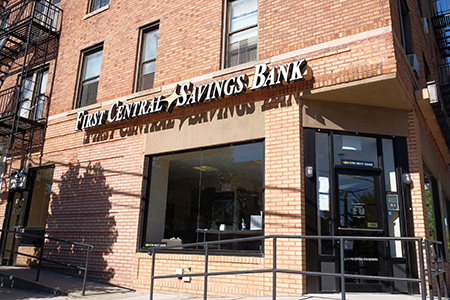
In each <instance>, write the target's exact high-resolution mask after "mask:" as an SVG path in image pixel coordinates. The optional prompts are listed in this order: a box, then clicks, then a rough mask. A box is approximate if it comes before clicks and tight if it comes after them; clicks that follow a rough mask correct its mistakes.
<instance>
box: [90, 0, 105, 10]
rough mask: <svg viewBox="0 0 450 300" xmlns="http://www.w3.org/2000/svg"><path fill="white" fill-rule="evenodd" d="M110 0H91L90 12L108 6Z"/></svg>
mask: <svg viewBox="0 0 450 300" xmlns="http://www.w3.org/2000/svg"><path fill="white" fill-rule="evenodd" d="M108 5H109V0H91V1H90V3H89V9H88V13H90V12H93V11H95V10H97V9H100V8H102V7H105V6H108Z"/></svg>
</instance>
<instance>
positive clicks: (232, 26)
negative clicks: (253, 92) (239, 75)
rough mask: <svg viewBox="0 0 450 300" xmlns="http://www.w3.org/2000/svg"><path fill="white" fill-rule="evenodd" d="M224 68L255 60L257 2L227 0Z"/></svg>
mask: <svg viewBox="0 0 450 300" xmlns="http://www.w3.org/2000/svg"><path fill="white" fill-rule="evenodd" d="M226 48H227V49H226V63H225V66H226V67H232V66H236V65H239V64H243V63H246V62H249V61H253V60H256V59H257V50H258V0H235V1H231V0H228V26H227V43H226Z"/></svg>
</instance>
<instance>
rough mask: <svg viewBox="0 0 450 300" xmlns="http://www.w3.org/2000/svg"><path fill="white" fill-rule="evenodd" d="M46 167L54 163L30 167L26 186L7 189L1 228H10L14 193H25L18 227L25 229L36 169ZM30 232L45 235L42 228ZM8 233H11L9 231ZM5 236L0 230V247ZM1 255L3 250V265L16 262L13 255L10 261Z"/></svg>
mask: <svg viewBox="0 0 450 300" xmlns="http://www.w3.org/2000/svg"><path fill="white" fill-rule="evenodd" d="M48 168H54V165H49V166H42V167H37V168H30V169H29V170H28V178H27V187H26V188H25V189H17V190H9V191H8V203H7V205H6V209H5V218H4V221H3V227H2V228H3V229H7V230H9V229H10V228H9V222H10V220H11V213H12V209H13V205H14V203H13V200H14V195H15V194H16V193H27V196H26V198H25V203H24V205H23V209H24V211H23V216H22V220H21V225H20V227H21V228H22V229H24V230H26V225H27V224H28V219H29V213H30V208H31V198H32V196H33V188H34V183H35V179H36V175H37V171H38V170H42V169H48ZM31 233H33V234H39V235H42V236H43V235H45V230H44V232H41V231H33V232H31ZM9 234H12V233H9ZM7 236H8V233H6V232H2V234H1V237H0V245H1V249H5V247H6V242H7ZM16 239H17V238H16ZM27 240H28V239H27ZM19 246H20V241H19V242H18V244H17V247H19ZM3 256H4V252H3V251H0V264H2V265H3V264H5V263H6V264H9V265H11V264H12V265H15V262H16V258H15V256H14V259H13V260H12V261H11V259H10V260H9V261H4V259H3Z"/></svg>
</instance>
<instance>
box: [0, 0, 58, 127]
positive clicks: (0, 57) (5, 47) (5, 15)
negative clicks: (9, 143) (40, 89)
mask: <svg viewBox="0 0 450 300" xmlns="http://www.w3.org/2000/svg"><path fill="white" fill-rule="evenodd" d="M61 15H62V10H61V9H60V8H59V7H57V6H55V5H53V4H52V3H51V2H49V1H47V0H24V1H18V2H16V3H14V4H13V5H11V6H8V7H6V8H5V9H3V10H2V11H0V87H1V86H2V85H3V82H4V80H5V79H6V78H7V76H8V74H9V72H10V70H11V69H12V68H16V70H18V68H21V71H20V75H19V78H20V79H21V80H19V83H18V85H17V86H16V87H9V88H8V89H6V90H3V91H1V92H0V118H5V117H6V116H11V117H13V118H16V117H25V118H26V119H31V120H35V119H43V118H45V117H46V115H47V114H46V109H45V108H47V104H48V103H47V102H48V96H46V95H43V94H38V95H36V92H35V91H31V94H32V99H23V95H22V94H23V92H21V91H22V90H23V87H22V84H23V81H24V80H25V79H26V78H27V75H28V71H29V69H30V68H31V67H30V66H29V65H31V62H32V61H33V66H32V67H33V68H34V67H36V63H35V62H36V60H37V59H36V55H37V54H38V53H47V51H48V50H47V49H46V48H45V46H42V47H41V48H39V45H42V44H45V43H47V42H49V41H51V40H53V39H55V38H57V37H58V35H59V31H60V28H61V19H62V18H61ZM33 47H35V48H34V50H32V48H33ZM45 55H46V54H45ZM45 61H46V58H45V57H44V59H42V60H41V65H42V64H43V63H45ZM14 66H15V67H14ZM16 73H17V72H16ZM8 97H11V98H10V99H7V98H8ZM28 98H30V97H28ZM24 103H26V107H25V106H24V105H23V104H24ZM43 108H44V109H43ZM13 123H17V122H13ZM3 125H4V124H3ZM11 125H12V126H13V127H14V125H13V124H11ZM3 127H5V126H3ZM13 127H12V128H11V134H14V132H15V129H14V128H13Z"/></svg>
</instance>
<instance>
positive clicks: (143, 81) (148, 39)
mask: <svg viewBox="0 0 450 300" xmlns="http://www.w3.org/2000/svg"><path fill="white" fill-rule="evenodd" d="M158 34H159V30H158V25H152V26H149V27H146V28H144V29H142V30H141V42H140V47H141V48H140V57H139V65H138V68H137V76H136V78H137V79H136V89H135V90H136V91H143V90H147V89H151V88H153V85H154V81H155V68H156V50H157V48H158Z"/></svg>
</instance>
